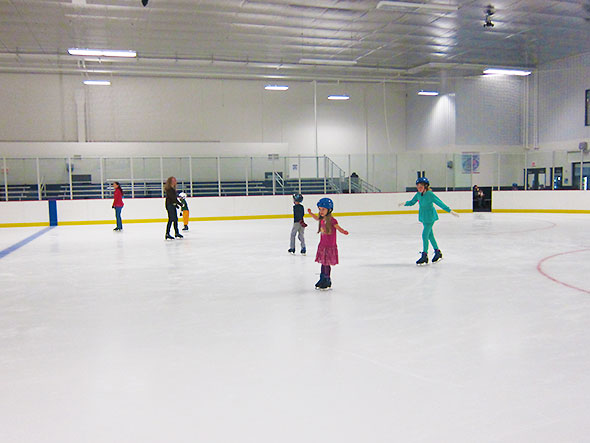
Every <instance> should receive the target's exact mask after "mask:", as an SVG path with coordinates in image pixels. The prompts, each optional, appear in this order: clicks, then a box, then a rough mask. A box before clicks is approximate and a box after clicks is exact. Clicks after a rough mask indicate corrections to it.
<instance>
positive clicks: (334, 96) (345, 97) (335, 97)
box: [328, 94, 350, 100]
mask: <svg viewBox="0 0 590 443" xmlns="http://www.w3.org/2000/svg"><path fill="white" fill-rule="evenodd" d="M328 100H350V96H349V95H348V94H332V95H329V96H328Z"/></svg>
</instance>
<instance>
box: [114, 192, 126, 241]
mask: <svg viewBox="0 0 590 443" xmlns="http://www.w3.org/2000/svg"><path fill="white" fill-rule="evenodd" d="M113 188H115V199H114V200H113V209H114V210H115V217H116V218H117V227H116V228H115V229H113V231H122V230H123V221H122V220H121V210H122V209H123V205H124V203H123V190H122V189H121V185H120V184H119V182H113Z"/></svg>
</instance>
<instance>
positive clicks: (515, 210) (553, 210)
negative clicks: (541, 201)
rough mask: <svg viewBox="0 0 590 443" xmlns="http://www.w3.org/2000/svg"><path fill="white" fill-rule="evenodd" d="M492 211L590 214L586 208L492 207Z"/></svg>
mask: <svg viewBox="0 0 590 443" xmlns="http://www.w3.org/2000/svg"><path fill="white" fill-rule="evenodd" d="M492 212H503V213H521V214H523V213H524V214H533V213H539V214H590V210H587V209H492Z"/></svg>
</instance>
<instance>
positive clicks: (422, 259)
mask: <svg viewBox="0 0 590 443" xmlns="http://www.w3.org/2000/svg"><path fill="white" fill-rule="evenodd" d="M416 264H417V265H418V266H422V265H427V264H428V254H427V253H426V252H423V253H422V255H421V256H420V258H419V259H418V261H417V262H416Z"/></svg>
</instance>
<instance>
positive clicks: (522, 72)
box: [483, 68, 531, 76]
mask: <svg viewBox="0 0 590 443" xmlns="http://www.w3.org/2000/svg"><path fill="white" fill-rule="evenodd" d="M483 73H484V74H496V75H520V76H526V75H530V73H531V71H525V70H521V69H500V68H490V69H486V70H485V71H483Z"/></svg>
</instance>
